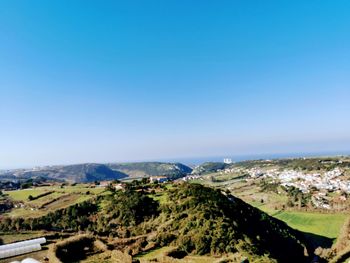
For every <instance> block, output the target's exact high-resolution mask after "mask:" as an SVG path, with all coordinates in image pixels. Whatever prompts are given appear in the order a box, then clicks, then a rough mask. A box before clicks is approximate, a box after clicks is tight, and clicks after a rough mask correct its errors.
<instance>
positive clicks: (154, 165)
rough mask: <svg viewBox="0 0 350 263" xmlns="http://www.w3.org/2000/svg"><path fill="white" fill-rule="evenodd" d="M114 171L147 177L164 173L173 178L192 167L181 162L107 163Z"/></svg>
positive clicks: (182, 174)
mask: <svg viewBox="0 0 350 263" xmlns="http://www.w3.org/2000/svg"><path fill="white" fill-rule="evenodd" d="M107 166H108V167H109V168H111V169H112V170H114V171H120V172H123V173H125V174H127V175H128V176H130V177H149V176H158V175H164V176H167V177H169V178H172V179H175V178H179V177H182V176H185V175H186V174H189V173H191V172H192V169H191V168H190V167H188V166H186V165H184V164H181V163H162V162H137V163H110V164H107Z"/></svg>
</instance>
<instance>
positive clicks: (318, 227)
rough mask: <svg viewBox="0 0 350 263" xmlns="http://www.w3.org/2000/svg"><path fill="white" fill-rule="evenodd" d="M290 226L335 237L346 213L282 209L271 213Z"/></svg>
mask: <svg viewBox="0 0 350 263" xmlns="http://www.w3.org/2000/svg"><path fill="white" fill-rule="evenodd" d="M272 216H274V217H275V218H277V219H280V220H282V221H284V222H286V223H287V224H288V225H289V226H290V227H292V228H295V229H298V230H300V231H303V232H307V233H312V234H316V235H320V236H324V237H328V238H337V237H338V235H339V231H340V229H341V227H342V226H343V224H344V222H345V219H346V218H347V217H348V215H345V214H321V213H311V212H296V211H283V212H278V213H275V214H272Z"/></svg>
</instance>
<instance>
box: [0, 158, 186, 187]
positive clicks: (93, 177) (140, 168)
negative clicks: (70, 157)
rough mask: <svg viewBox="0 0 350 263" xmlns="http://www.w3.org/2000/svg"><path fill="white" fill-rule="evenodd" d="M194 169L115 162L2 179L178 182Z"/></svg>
mask: <svg viewBox="0 0 350 263" xmlns="http://www.w3.org/2000/svg"><path fill="white" fill-rule="evenodd" d="M191 171H192V169H191V168H189V167H188V166H186V165H183V164H181V163H161V162H142V163H121V164H118V163H113V164H97V163H85V164H72V165H58V166H45V167H37V168H33V169H16V170H9V171H6V172H4V173H3V174H0V180H4V181H5V180H16V179H33V178H38V177H42V178H51V179H54V180H57V179H58V180H66V181H69V182H77V183H84V182H93V181H103V180H117V179H122V178H126V177H150V176H160V175H164V176H167V177H169V178H172V179H175V178H180V177H183V176H185V175H186V174H189V173H191Z"/></svg>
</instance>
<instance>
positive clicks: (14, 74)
mask: <svg viewBox="0 0 350 263" xmlns="http://www.w3.org/2000/svg"><path fill="white" fill-rule="evenodd" d="M349 13H350V2H349V1H345V0H339V1H320V0H317V1H316V0H315V1H258V0H257V1H249V0H242V1H204V0H201V1H179V0H176V1H163V0H159V1H153V0H150V1H85V0H84V1H25V0H23V1H15V0H5V1H1V2H0V124H1V126H0V168H6V167H20V166H31V165H43V164H64V163H77V162H109V161H125V160H130V161H132V160H153V159H172V158H185V157H195V156H198V157H202V156H216V155H229V156H234V155H242V154H259V153H288V152H293V153H295V152H300V153H303V152H319V151H334V152H337V151H347V150H350V122H349V117H350V116H349V115H350V114H349V113H350V16H349Z"/></svg>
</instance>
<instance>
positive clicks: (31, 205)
mask: <svg viewBox="0 0 350 263" xmlns="http://www.w3.org/2000/svg"><path fill="white" fill-rule="evenodd" d="M104 192H105V188H103V187H98V188H91V186H90V185H88V184H78V185H74V186H64V187H61V186H45V187H37V188H33V189H23V190H16V191H6V192H4V193H5V194H6V195H8V197H9V198H10V199H11V200H13V201H15V202H17V204H16V206H17V207H16V208H14V209H12V210H11V211H10V212H8V213H6V214H5V215H6V216H11V217H38V216H42V215H44V214H46V213H48V212H50V211H54V210H56V209H61V208H65V207H68V206H70V205H73V204H76V203H80V202H83V201H86V200H88V199H90V198H92V197H94V196H96V195H100V194H103V193H104ZM45 194H46V195H45ZM41 195H43V196H41ZM29 196H32V197H33V198H34V200H31V201H30V200H29V199H28V198H29Z"/></svg>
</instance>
